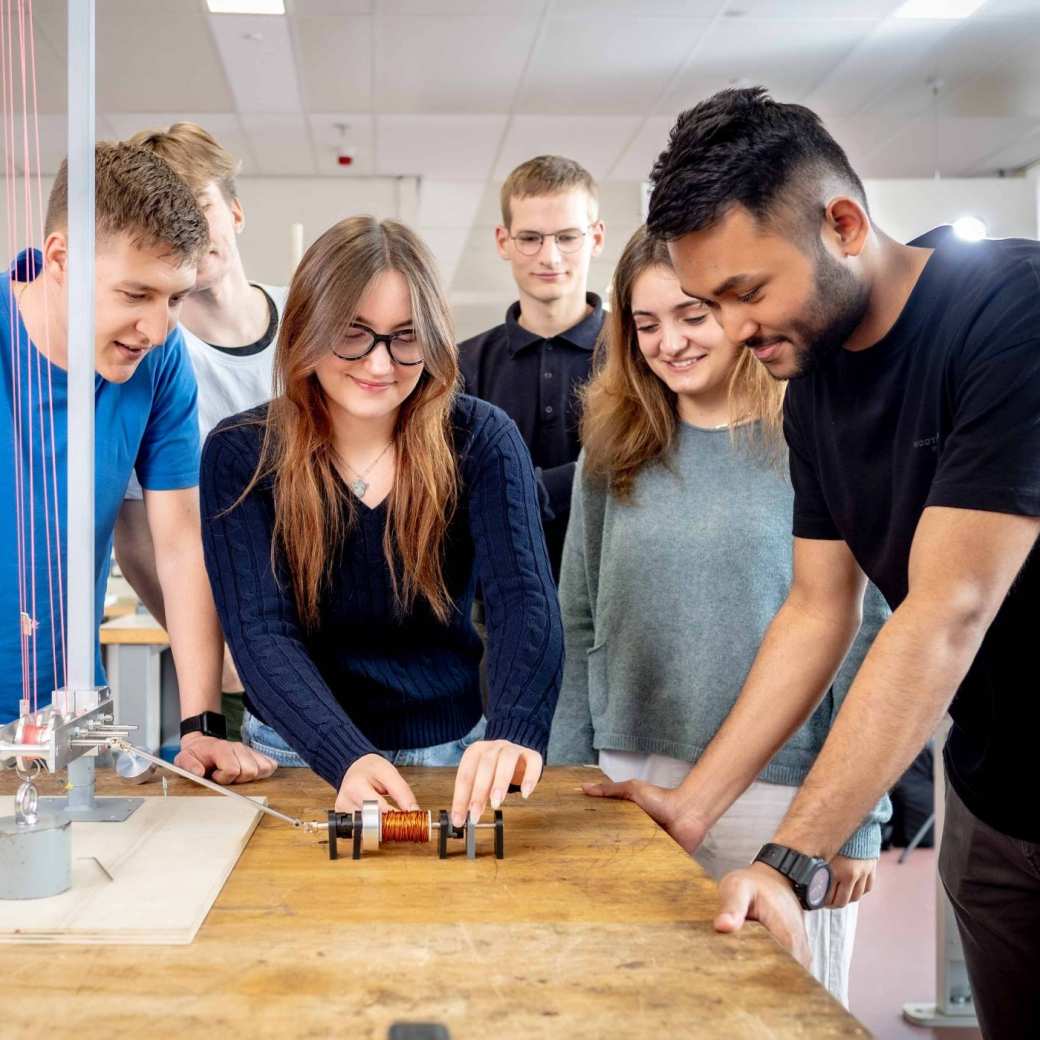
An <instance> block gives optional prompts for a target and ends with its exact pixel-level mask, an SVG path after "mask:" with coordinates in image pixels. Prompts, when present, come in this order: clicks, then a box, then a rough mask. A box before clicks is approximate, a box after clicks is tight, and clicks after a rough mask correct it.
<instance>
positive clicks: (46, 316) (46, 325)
mask: <svg viewBox="0 0 1040 1040" xmlns="http://www.w3.org/2000/svg"><path fill="white" fill-rule="evenodd" d="M34 24H35V23H34V22H33V8H32V0H29V68H30V70H31V71H32V116H33V135H34V137H35V142H36V214H37V221H38V232H37V233H38V237H37V241H38V242H39V243H40V245H41V247H42V246H43V245H44V225H43V217H44V209H43V164H42V163H41V162H40V114H39V113H40V110H39V104H38V102H37V91H36V31H35V29H34ZM33 266H34V268H35V261H34V265H33ZM42 284H43V330H44V352H45V353H46V355H47V407H48V413H49V419H50V440H51V495H52V501H53V505H54V557H55V560H56V562H57V584H58V624H57V626H55V624H54V592H53V588H51V589H50V595H51V600H50V607H51V643H52V650H51V654H52V656H53V657H54V659H55V663H54V676H55V682H56V683H57V684H58V686H59V687H62V686H64V685H65V684H66V682H67V681H68V679H67V675H68V655H67V651H66V648H65V582H64V575H63V569H62V558H61V503H60V498H59V495H58V461H57V454H58V453H57V450H56V446H55V439H54V386H53V382H52V379H51V371H52V368H53V366H52V364H51V360H50V359H51V320H50V306H49V302H48V291H47V279H46V278H44V279H43V281H42ZM36 365H37V372H38V371H39V367H40V356H39V352H38V351H37V354H36ZM40 420H41V423H42V421H43V415H42V412H41V416H40ZM41 437H42V434H41ZM44 469H45V471H46V466H45V467H44ZM45 479H46V478H45ZM47 516H48V520H49V516H50V512H49V510H47ZM50 548H51V543H50V532H49V530H48V535H47V574H48V577H49V576H50V575H51V574H52V573H53V567H52V564H51V556H50ZM55 627H57V629H58V634H59V636H60V641H61V671H60V673H59V671H58V665H57V653H56V651H55V649H54V647H53V643H54V629H55Z"/></svg>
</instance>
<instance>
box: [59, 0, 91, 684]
mask: <svg viewBox="0 0 1040 1040" xmlns="http://www.w3.org/2000/svg"><path fill="white" fill-rule="evenodd" d="M68 29H69V40H68V46H69V83H68V87H69V90H68V104H69V136H68V151H69V157H68V163H69V171H68V175H69V187H68V194H69V205H68V214H69V219H68V243H69V300H68V310H67V312H66V313H67V314H68V322H67V325H68V330H67V336H68V348H67V349H68V362H67V363H68V368H69V390H68V394H69V398H68V400H69V403H68V451H69V459H68V478H67V486H66V502H67V510H68V515H67V517H66V519H65V530H66V532H67V533H68V576H69V591H68V601H69V642H68V652H69V674H68V678H67V682H66V685H67V686H68V687H69V688H70V689H73V690H86V689H90V688H91V687H92V686H94V684H95V676H94V659H95V649H94V643H95V641H96V639H97V632H96V623H95V619H94V585H95V574H94V0H74V2H72V3H69V5H68Z"/></svg>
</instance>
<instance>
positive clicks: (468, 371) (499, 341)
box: [459, 293, 603, 581]
mask: <svg viewBox="0 0 1040 1040" xmlns="http://www.w3.org/2000/svg"><path fill="white" fill-rule="evenodd" d="M586 298H587V300H588V302H589V305H590V306H591V307H592V312H591V313H590V314H589V315H588V316H587V317H585V318H583V319H582V320H581V321H580V322H578V324H577V325H575V326H574V327H573V328H570V329H567V331H566V332H561V333H560V334H559V335H557V336H553V337H551V338H550V339H543V338H542V337H541V336H538V335H536V334H535V333H533V332H528V331H527V330H526V329H524V328H522V327H521V326H520V304H519V303H514V304H513V305H512V306H511V307H510V308H509V310H508V311H506V320H505V322H504V323H503V324H502V325H496V326H495V327H494V328H493V329H489V330H488V331H487V332H482V333H481V334H480V335H479V336H474V337H473V338H472V339H468V340H466V341H465V342H464V343H461V344H460V345H459V363H460V366H461V368H462V377H463V379H464V380H465V387H466V393H468V394H472V395H473V396H475V397H480V398H483V399H484V400H485V401H490V402H491V403H492V404H496V405H498V407H499V408H501V409H502V410H503V411H504V412H505V413H506V414H507V415H509V416H510V418H512V420H513V421H514V422H515V423H516V425H517V426H518V427H519V428H520V434H521V436H522V437H523V439H524V442H525V443H526V444H527V447H528V449H529V450H530V452H531V458H532V459H533V461H534V465H535V475H536V477H537V479H538V493H539V498H540V501H541V507H542V523H543V525H544V527H545V540H546V544H547V545H548V548H549V560H550V563H551V564H552V569H553V576H554V577H555V578H556V579H557V581H558V580H559V577H560V557H561V555H562V553H563V539H564V535H565V534H566V533H567V518H568V515H569V514H570V508H571V484H572V482H573V480H574V464H575V462H576V461H577V458H578V452H579V451H580V450H581V444H580V442H579V440H578V423H579V420H580V418H581V414H580V406H579V402H578V396H577V390H578V388H579V387H581V385H582V384H583V383H585V382H586V381H587V380H588V378H589V373H590V372H591V369H592V351H593V347H595V345H596V339H597V337H598V336H599V331H600V328H601V327H602V325H603V304H602V302H601V300H600V298H599V297H598V296H596V295H595V293H589V294H588V295H587V297H586Z"/></svg>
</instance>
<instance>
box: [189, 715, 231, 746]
mask: <svg viewBox="0 0 1040 1040" xmlns="http://www.w3.org/2000/svg"><path fill="white" fill-rule="evenodd" d="M189 733H201V734H202V735H203V736H204V737H216V738H217V739H218V740H227V719H226V718H225V717H224V716H223V715H221V713H220V712H219V711H204V712H202V713H201V714H199V715H190V716H189V717H188V718H186V719H182V720H181V736H182V737H186V736H187V735H188V734H189Z"/></svg>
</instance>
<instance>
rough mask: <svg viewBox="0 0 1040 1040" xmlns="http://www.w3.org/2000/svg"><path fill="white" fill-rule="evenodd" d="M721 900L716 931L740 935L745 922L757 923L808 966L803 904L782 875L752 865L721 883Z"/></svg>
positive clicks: (807, 941)
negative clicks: (738, 933)
mask: <svg viewBox="0 0 1040 1040" xmlns="http://www.w3.org/2000/svg"><path fill="white" fill-rule="evenodd" d="M719 898H720V903H721V905H720V907H719V913H718V916H717V917H716V918H715V931H717V932H739V931H740V929H741V928H742V927H743V926H744V922H745V921H758V922H759V923H760V924H762V925H764V926H765V928H766V930H767V931H768V932H769V934H770V935H772V936H773V938H774V939H776V941H777V942H778V943H780V945H781V946H782V947H783V948H784V949H785V950H787V952H788V953H790V954H791V956H793V957H794V958H795V959H796V960H798V961H799V962H800V963H801V964H802V965H803V967H806V968H807V967H808V966H809V961H810V956H809V939H808V936H807V935H806V934H805V918H804V916H803V914H804V911H803V910H802V904H801V903H799V902H798V897H797V896H796V895H795V894H794V889H793V888H791V883H790V882H789V881H788V880H787V878H785V877H784V876H783V875H782V874H779V873H777V871H775V870H773V868H772V867H767V866H766V865H765V864H764V863H752V864H751V866H750V867H744V869H743V870H734V871H731V872H730V873H729V874H727V875H726V876H725V877H724V878H723V879H722V881H720V882H719Z"/></svg>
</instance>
